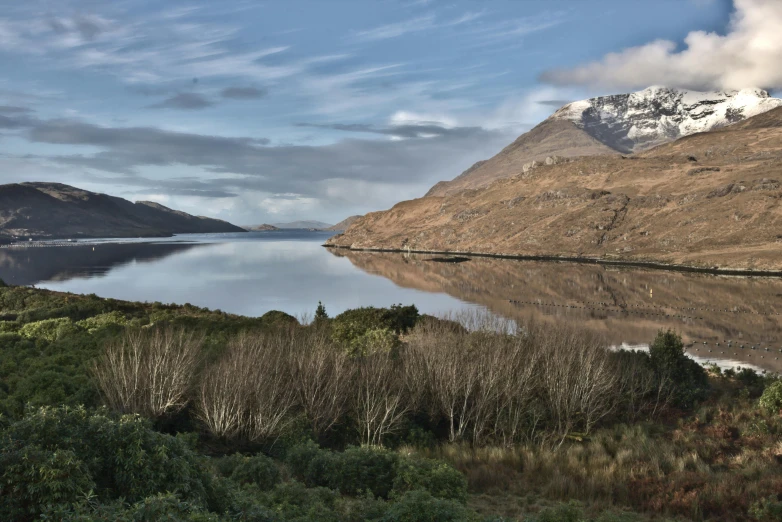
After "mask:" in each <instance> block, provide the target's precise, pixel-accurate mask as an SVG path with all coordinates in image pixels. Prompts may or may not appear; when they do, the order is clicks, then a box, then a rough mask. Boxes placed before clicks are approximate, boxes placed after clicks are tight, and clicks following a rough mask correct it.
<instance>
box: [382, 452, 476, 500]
mask: <svg viewBox="0 0 782 522" xmlns="http://www.w3.org/2000/svg"><path fill="white" fill-rule="evenodd" d="M395 471H396V473H395V475H396V476H395V477H394V489H393V494H394V496H395V497H399V496H401V495H403V494H404V493H407V492H408V491H413V490H418V489H421V490H425V491H428V492H429V493H430V494H431V495H432V496H433V497H436V498H444V499H449V500H456V501H459V502H466V501H467V478H466V477H465V476H464V475H463V474H462V473H460V472H459V471H458V470H457V469H455V468H453V467H452V466H451V465H450V464H447V463H445V462H441V461H437V460H431V459H424V458H415V457H408V458H402V459H399V462H398V463H397V465H396V470H395Z"/></svg>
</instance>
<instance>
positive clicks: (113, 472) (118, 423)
mask: <svg viewBox="0 0 782 522" xmlns="http://www.w3.org/2000/svg"><path fill="white" fill-rule="evenodd" d="M3 441H4V442H3V445H4V447H11V448H22V447H26V446H29V447H33V448H40V449H41V450H43V451H45V452H50V453H60V452H69V453H67V454H68V455H73V456H74V458H76V459H78V460H79V461H81V462H83V463H84V464H85V465H86V467H87V470H88V472H89V477H90V479H91V480H92V481H93V482H94V483H95V484H96V490H95V492H96V494H97V495H98V497H99V498H101V499H103V500H111V499H117V498H120V497H121V498H124V499H125V500H127V501H130V502H136V501H139V500H141V499H144V498H145V497H148V496H151V495H155V494H157V493H159V492H161V491H167V492H171V493H175V494H177V495H179V496H180V498H182V500H185V501H188V502H194V503H196V504H199V505H203V504H204V503H205V498H206V494H207V492H206V490H205V484H208V482H207V481H206V480H205V477H206V475H207V472H206V471H207V470H206V468H205V466H203V464H202V463H201V460H200V458H199V457H198V456H197V455H196V454H195V453H194V452H193V450H192V449H191V448H190V447H189V446H188V444H187V443H186V442H185V441H184V440H182V439H179V438H176V437H172V436H170V435H164V434H162V433H157V432H155V431H153V430H152V428H151V425H150V423H149V422H148V421H146V420H143V419H141V418H139V417H136V416H130V415H126V416H122V417H115V416H111V415H109V414H108V413H106V412H103V411H98V412H94V413H92V412H88V411H87V410H85V409H84V408H68V407H62V408H42V409H40V410H38V411H35V412H33V413H31V414H29V415H27V416H26V417H25V418H24V419H23V420H20V421H17V422H15V423H13V424H12V425H11V426H9V427H8V428H7V429H6V430H5V432H4V435H3ZM39 507H40V506H39Z"/></svg>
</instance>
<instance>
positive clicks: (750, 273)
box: [321, 243, 782, 277]
mask: <svg viewBox="0 0 782 522" xmlns="http://www.w3.org/2000/svg"><path fill="white" fill-rule="evenodd" d="M321 246H323V247H325V248H329V249H335V250H350V251H353V252H386V253H399V254H427V255H446V256H452V255H459V256H468V257H489V258H494V259H514V260H517V261H557V262H564V263H578V264H589V265H608V266H627V267H635V268H649V269H652V270H664V271H669V272H689V273H699V274H713V275H726V276H745V277H782V270H744V269H736V268H704V267H697V266H690V265H677V264H672V263H662V262H659V261H625V260H612V259H598V258H594V257H578V256H541V255H520V254H495V253H491V252H466V251H462V250H413V249H410V250H407V249H400V248H355V247H349V246H342V245H329V244H325V243H324V244H323V245H321Z"/></svg>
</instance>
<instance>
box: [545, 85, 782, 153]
mask: <svg viewBox="0 0 782 522" xmlns="http://www.w3.org/2000/svg"><path fill="white" fill-rule="evenodd" d="M780 106H782V100H780V99H777V98H771V97H770V96H769V94H768V92H767V91H764V90H763V89H758V88H749V89H742V90H734V91H719V92H698V91H687V90H682V89H673V88H669V87H663V86H652V87H648V88H646V89H644V90H642V91H638V92H634V93H630V94H617V95H613V96H601V97H599V98H592V99H589V100H582V101H577V102H573V103H569V104H568V105H565V106H564V107H562V108H561V109H559V110H558V111H557V112H555V113H554V114H553V115H552V116H551V119H554V120H570V121H572V122H573V123H575V124H576V125H577V126H578V127H580V128H581V129H583V130H584V131H586V132H587V133H589V134H590V135H591V136H592V137H594V138H596V139H597V140H599V141H601V142H602V143H604V144H606V145H608V146H609V147H612V148H614V149H616V150H618V151H621V152H634V151H639V150H643V149H647V148H650V147H654V146H656V145H660V144H662V143H666V142H668V141H672V140H675V139H678V138H681V137H682V136H688V135H690V134H695V133H697V132H706V131H710V130H713V129H716V128H718V127H723V126H725V125H730V124H731V123H735V122H738V121H741V120H744V119H746V118H749V117H751V116H756V115H758V114H761V113H763V112H766V111H769V110H771V109H774V108H776V107H780Z"/></svg>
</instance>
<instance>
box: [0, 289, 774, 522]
mask: <svg viewBox="0 0 782 522" xmlns="http://www.w3.org/2000/svg"><path fill="white" fill-rule="evenodd" d="M458 319H459V320H445V319H437V318H433V317H430V316H425V315H420V314H419V313H418V311H417V310H416V308H415V307H414V306H401V305H400V306H394V307H391V308H388V309H379V308H362V309H356V310H349V311H346V312H344V313H341V314H339V315H337V316H335V317H329V316H328V314H327V310H326V308H325V307H323V306H322V305H321V306H319V307H318V310H317V313H316V315H315V317H314V318H313V320H312V321H310V322H308V323H306V324H302V322H301V321H299V320H297V319H296V318H293V317H291V316H289V315H287V314H285V313H282V312H269V313H267V314H265V315H264V316H263V317H260V318H244V317H239V316H233V315H229V314H225V313H222V312H220V311H210V310H206V309H202V308H198V307H194V306H191V305H187V304H186V305H182V306H177V305H164V304H161V303H131V302H124V301H116V300H111V299H102V298H99V297H97V296H94V295H92V296H79V295H72V294H63V293H56V292H50V291H44V290H36V289H31V288H26V287H5V286H3V287H0V332H2V333H0V411H2V417H0V498H2V499H3V502H2V503H0V519H3V520H21V521H25V520H40V519H44V520H72V521H76V520H78V521H91V520H134V521H136V520H150V521H151V520H183V521H184V520H188V521H206V520H215V521H217V520H226V521H227V520H246V521H271V520H274V521H290V520H295V521H311V520H312V521H314V520H335V521H336V520H346V521H353V520H355V521H359V520H376V521H417V520H431V521H462V520H476V521H477V520H492V521H499V520H529V521H560V520H564V521H580V520H599V521H605V522H608V521H619V520H622V521H635V520H639V521H640V520H650V519H657V520H660V519H681V520H689V519H693V520H778V517H779V513H780V511H781V510H782V499H781V498H780V497H779V495H780V493H782V478H780V477H782V473H780V468H781V467H782V445H780V443H779V439H780V435H781V434H782V418H781V417H780V409H781V408H782V381H780V380H777V379H776V378H773V377H770V376H759V375H756V374H755V373H753V372H750V371H742V372H739V373H736V372H727V373H720V372H718V371H716V370H708V371H707V370H705V369H703V368H701V367H700V366H698V365H697V364H695V363H694V362H693V361H691V360H690V359H688V358H687V357H686V356H685V355H684V353H683V347H682V345H681V340H680V338H679V337H678V335H677V334H676V333H674V332H668V331H665V332H660V333H659V334H658V336H657V338H656V339H655V340H654V342H653V344H652V348H651V350H650V352H649V353H640V352H632V353H631V352H612V351H610V350H607V349H605V348H604V346H605V344H604V342H602V340H601V339H600V338H598V337H595V336H593V335H590V334H589V333H585V332H581V331H578V330H574V329H563V328H559V329H553V328H549V327H546V326H536V325H534V324H533V325H526V326H525V327H524V328H520V329H519V328H516V327H515V326H514V325H512V324H509V323H507V322H504V321H499V320H495V319H492V318H488V317H481V316H477V315H473V316H465V317H461V318H458Z"/></svg>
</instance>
